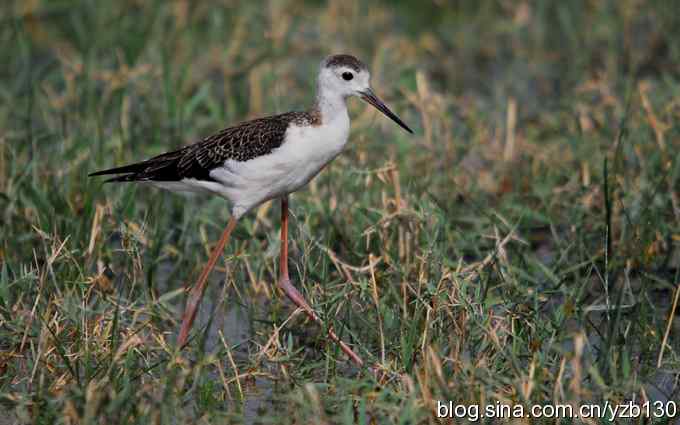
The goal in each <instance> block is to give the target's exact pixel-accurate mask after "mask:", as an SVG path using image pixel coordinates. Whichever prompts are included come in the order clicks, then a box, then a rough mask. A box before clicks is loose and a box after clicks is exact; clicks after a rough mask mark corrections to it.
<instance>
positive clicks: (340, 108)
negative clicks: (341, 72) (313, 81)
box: [315, 85, 347, 124]
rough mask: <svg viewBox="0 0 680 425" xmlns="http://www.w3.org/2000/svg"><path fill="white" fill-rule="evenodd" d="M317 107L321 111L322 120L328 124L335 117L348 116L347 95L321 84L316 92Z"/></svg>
mask: <svg viewBox="0 0 680 425" xmlns="http://www.w3.org/2000/svg"><path fill="white" fill-rule="evenodd" d="M315 106H316V108H317V109H318V110H319V112H320V113H321V122H322V123H324V124H326V123H329V122H331V121H333V120H334V119H335V118H339V117H344V116H347V103H346V102H345V97H344V96H343V95H341V94H339V93H337V92H332V91H331V90H328V89H325V88H324V87H323V86H322V85H319V88H318V89H317V94H316V105H315Z"/></svg>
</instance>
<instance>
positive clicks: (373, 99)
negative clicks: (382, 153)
mask: <svg viewBox="0 0 680 425" xmlns="http://www.w3.org/2000/svg"><path fill="white" fill-rule="evenodd" d="M370 80H371V73H370V72H368V68H367V67H366V65H364V63H363V62H361V61H360V60H359V59H357V58H355V57H354V56H351V55H332V56H329V57H327V58H326V59H324V60H323V62H321V69H320V71H319V89H320V90H321V91H323V92H324V93H333V94H337V95H340V96H342V98H347V97H349V96H358V97H360V98H361V99H362V100H364V101H366V102H367V103H370V104H371V105H373V106H374V107H375V108H376V109H378V110H379V111H380V112H382V113H383V114H385V115H386V116H388V117H389V118H390V119H391V120H392V121H394V122H396V123H397V124H399V126H401V128H403V129H404V130H406V131H408V132H409V133H413V131H412V130H411V129H410V128H409V127H408V126H407V125H406V124H404V122H403V121H402V120H401V119H400V118H399V117H398V116H397V115H396V114H395V113H394V112H392V111H390V109H389V108H388V107H387V106H386V105H385V103H384V102H383V101H382V100H380V98H378V96H376V94H375V93H374V92H373V90H372V89H371V81H370Z"/></svg>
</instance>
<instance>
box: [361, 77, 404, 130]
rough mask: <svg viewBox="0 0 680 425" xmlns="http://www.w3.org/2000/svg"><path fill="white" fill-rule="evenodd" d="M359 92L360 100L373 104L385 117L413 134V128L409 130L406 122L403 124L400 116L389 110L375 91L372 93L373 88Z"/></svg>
mask: <svg viewBox="0 0 680 425" xmlns="http://www.w3.org/2000/svg"><path fill="white" fill-rule="evenodd" d="M359 94H360V96H361V99H362V100H365V101H366V102H368V103H370V104H371V105H373V106H375V108H376V109H377V110H379V111H380V112H382V113H383V114H385V115H387V117H389V118H390V119H391V120H392V121H394V122H396V123H397V124H399V126H400V127H401V128H403V129H404V130H406V131H408V132H409V133H411V134H413V130H411V129H410V128H409V127H408V126H407V125H406V124H404V121H402V120H401V118H399V117H398V116H397V115H396V114H395V113H394V112H392V111H390V108H388V107H387V105H385V103H384V102H383V101H382V100H380V98H379V97H378V96H376V95H375V93H373V90H371V89H370V88H369V89H366V90H364V91H361V92H359Z"/></svg>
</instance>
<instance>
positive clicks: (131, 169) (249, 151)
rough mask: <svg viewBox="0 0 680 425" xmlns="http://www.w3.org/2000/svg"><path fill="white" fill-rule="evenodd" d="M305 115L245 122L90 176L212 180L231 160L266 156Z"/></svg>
mask: <svg viewBox="0 0 680 425" xmlns="http://www.w3.org/2000/svg"><path fill="white" fill-rule="evenodd" d="M306 115H307V114H306V113H304V112H289V113H286V114H281V115H274V116H271V117H267V118H259V119H255V120H252V121H245V122H242V123H240V124H237V125H235V126H233V127H229V128H225V129H224V130H222V131H220V132H218V133H215V134H213V135H212V136H209V137H206V138H205V139H203V140H201V141H200V142H197V143H194V144H193V145H189V146H185V147H183V148H181V149H178V150H176V151H172V152H167V153H164V154H161V155H158V156H155V157H153V158H151V159H148V160H146V161H142V162H138V163H135V164H130V165H125V166H122V167H117V168H111V169H108V170H103V171H97V172H95V173H92V174H90V176H99V175H105V174H121V175H120V176H117V177H114V178H112V179H109V180H107V182H125V181H180V180H183V179H197V180H208V181H212V180H214V179H213V178H211V177H210V171H211V170H213V169H215V168H216V167H219V166H221V165H222V164H224V162H225V161H227V160H229V159H232V160H235V161H248V160H250V159H253V158H257V157H258V156H262V155H267V154H269V153H270V152H272V151H273V150H274V149H276V148H278V147H279V146H281V144H282V143H283V141H284V138H285V135H286V130H287V129H288V125H289V124H290V123H291V122H296V123H298V122H300V121H304V120H306Z"/></svg>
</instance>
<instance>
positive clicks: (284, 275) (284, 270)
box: [278, 196, 364, 367]
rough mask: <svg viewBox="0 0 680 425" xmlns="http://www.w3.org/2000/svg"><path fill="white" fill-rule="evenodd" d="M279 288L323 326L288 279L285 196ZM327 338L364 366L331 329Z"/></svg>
mask: <svg viewBox="0 0 680 425" xmlns="http://www.w3.org/2000/svg"><path fill="white" fill-rule="evenodd" d="M278 285H279V288H281V290H282V291H283V292H284V293H285V294H286V296H288V298H290V300H291V301H293V302H294V303H295V305H296V306H298V307H300V308H301V309H302V310H303V311H304V312H305V313H306V314H307V316H308V317H309V318H310V319H312V320H313V321H315V322H316V323H318V324H319V325H323V322H322V321H321V319H319V316H317V315H316V313H314V310H312V308H311V307H310V306H309V304H308V303H307V301H306V300H305V298H304V297H303V296H302V294H300V292H298V290H297V289H295V287H294V286H293V285H292V284H291V283H290V278H289V277H288V197H287V196H285V197H283V198H281V259H280V266H279V282H278ZM328 336H330V337H331V339H332V340H333V341H335V342H336V343H337V344H338V345H340V348H341V349H342V351H344V352H345V354H347V355H348V356H349V357H350V358H351V359H352V361H354V363H356V364H357V366H359V367H362V366H363V365H364V361H363V360H361V357H359V356H358V355H357V354H356V353H355V352H354V351H352V349H351V348H350V347H349V346H348V345H347V344H345V343H344V342H342V341H341V340H340V338H338V336H337V335H336V334H335V332H334V331H333V329H328Z"/></svg>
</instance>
